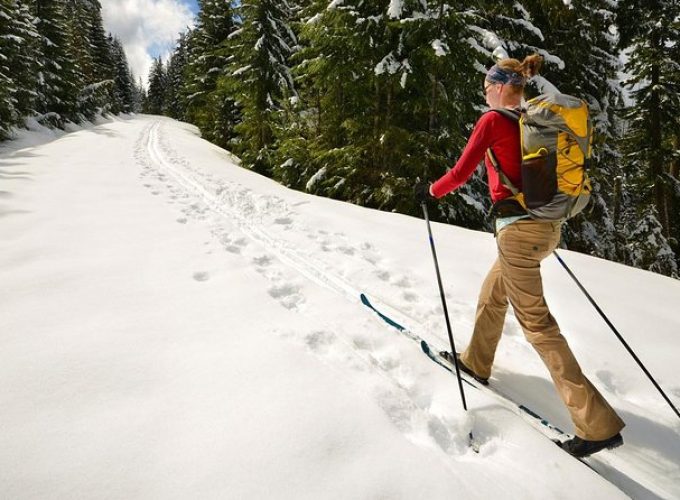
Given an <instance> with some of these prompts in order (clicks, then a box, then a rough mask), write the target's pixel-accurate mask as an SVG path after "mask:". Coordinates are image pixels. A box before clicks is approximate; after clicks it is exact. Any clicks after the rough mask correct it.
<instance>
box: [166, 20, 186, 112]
mask: <svg viewBox="0 0 680 500" xmlns="http://www.w3.org/2000/svg"><path fill="white" fill-rule="evenodd" d="M190 36H191V32H189V33H182V34H180V36H179V39H178V40H177V46H176V47H175V50H174V51H173V53H172V55H171V56H170V59H169V61H168V65H167V79H168V81H167V89H166V95H165V107H166V113H167V115H168V116H170V117H172V118H175V119H177V120H183V119H184V114H185V110H186V103H185V100H184V97H185V96H184V94H183V87H184V79H185V77H184V74H185V71H186V68H187V65H188V64H189V50H188V38H189V37H190Z"/></svg>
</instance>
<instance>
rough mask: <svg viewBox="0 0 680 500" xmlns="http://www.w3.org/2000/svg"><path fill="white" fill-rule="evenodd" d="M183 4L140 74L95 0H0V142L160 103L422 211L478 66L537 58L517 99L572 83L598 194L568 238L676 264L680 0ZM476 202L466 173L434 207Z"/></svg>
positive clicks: (221, 134)
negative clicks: (184, 11) (420, 184)
mask: <svg viewBox="0 0 680 500" xmlns="http://www.w3.org/2000/svg"><path fill="white" fill-rule="evenodd" d="M198 3H199V8H200V10H199V12H198V14H197V18H196V23H195V25H194V27H193V28H191V29H188V30H187V31H186V32H184V33H181V34H179V35H178V40H177V44H176V47H175V48H174V51H173V52H172V53H171V54H170V56H169V57H167V58H165V59H162V58H160V57H158V58H157V59H156V60H155V62H154V65H153V67H152V70H151V74H150V76H149V79H148V82H146V85H144V86H143V85H142V84H141V82H136V81H135V78H134V77H133V75H131V73H130V70H129V67H128V65H127V62H126V59H125V53H124V50H123V48H122V45H121V43H120V41H119V40H117V39H116V38H115V37H113V36H111V35H108V34H106V33H105V31H104V29H103V27H102V21H101V6H100V4H99V2H98V1H97V0H1V3H0V96H1V99H0V138H8V137H11V134H12V130H13V129H15V128H17V127H22V126H23V125H24V124H25V123H26V120H28V119H35V120H37V121H38V122H40V123H42V124H47V125H49V126H53V127H64V125H65V124H66V123H68V122H76V123H77V122H82V121H84V120H92V119H94V117H95V116H97V115H98V114H104V113H129V112H146V113H151V114H161V115H166V116H169V117H172V118H175V119H178V120H182V121H186V122H188V123H191V124H194V125H196V126H197V127H198V128H199V130H200V132H201V134H202V136H203V137H204V138H205V139H207V140H209V141H211V142H213V143H214V144H217V145H219V146H221V147H223V148H226V149H228V150H230V151H232V152H234V153H235V154H236V155H237V156H239V157H240V158H241V160H242V166H244V167H245V168H249V169H252V170H254V171H256V172H259V173H261V174H263V175H266V176H269V177H271V178H273V179H275V180H276V181H277V182H279V183H281V184H283V185H285V186H288V187H291V188H293V189H297V190H301V191H305V192H309V193H312V194H316V195H320V196H326V197H331V198H335V199H338V200H344V201H348V202H351V203H355V204H358V205H363V206H367V207H372V208H376V209H379V210H385V211H393V212H399V213H404V214H410V215H415V216H418V215H420V213H421V212H420V207H419V206H418V205H417V203H416V202H415V199H414V197H413V186H414V185H415V184H416V182H417V181H418V180H419V179H424V180H429V181H433V180H435V179H437V178H438V177H439V176H441V175H442V174H444V173H445V172H446V170H447V169H449V168H451V167H452V166H453V165H454V164H455V161H456V158H457V157H458V155H460V153H461V151H462V148H463V147H464V145H465V142H466V140H467V138H468V137H469V135H470V132H471V130H472V127H473V126H474V123H475V122H476V120H477V119H478V118H479V116H480V114H481V113H482V112H483V111H484V110H485V107H484V106H485V104H484V95H483V85H482V84H483V79H484V73H485V71H486V69H487V68H488V67H490V66H491V65H492V64H493V63H494V59H495V57H497V56H498V55H499V54H507V55H509V56H510V57H515V58H518V59H522V58H523V57H524V56H526V55H529V54H533V53H538V54H540V55H542V56H543V58H544V66H543V69H542V71H541V74H540V75H539V76H537V77H535V78H533V79H532V80H531V82H530V84H529V85H528V86H527V91H528V97H531V96H535V95H538V94H541V93H545V92H556V91H557V92H562V93H566V94H570V95H574V96H577V97H579V98H581V99H583V100H585V101H586V102H587V103H588V105H589V108H590V112H591V117H592V120H593V124H594V129H595V135H594V142H593V146H594V153H593V160H592V162H591V164H590V166H589V169H590V172H589V175H590V177H591V179H592V182H593V188H594V192H593V197H592V199H591V202H590V205H589V207H588V208H587V209H586V210H585V211H584V212H583V213H582V214H579V215H578V216H576V217H574V218H573V219H570V220H569V221H568V222H567V224H565V228H564V232H563V243H564V245H565V246H566V247H567V248H569V249H572V250H577V251H581V252H585V253H588V254H591V255H596V256H599V257H602V258H605V259H609V260H613V261H617V262H621V263H624V264H627V265H630V266H634V267H638V268H641V269H647V270H650V271H653V272H657V273H661V274H664V275H667V276H672V277H675V278H677V277H679V275H680V271H679V269H680V267H679V266H680V123H679V122H680V118H679V117H680V97H679V96H680V92H679V90H680V66H679V63H678V61H679V60H680V57H679V56H680V44H678V38H679V32H680V2H677V1H676V0H646V1H644V2H643V1H641V0H619V1H615V0H571V1H569V0H521V1H516V2H496V1H487V0H479V1H451V0H382V1H378V0H372V1H366V0H332V1H329V0H241V1H238V2H232V1H229V0H199V2H198ZM489 209H490V199H489V196H488V187H487V185H486V179H485V174H484V171H483V169H481V168H480V169H478V170H477V172H476V173H475V174H474V176H473V178H472V179H471V181H470V182H468V183H467V184H466V185H465V186H464V187H463V188H461V189H459V190H458V191H456V192H455V193H453V194H451V195H449V196H446V197H445V198H443V199H442V200H439V201H438V202H437V203H433V204H432V207H431V209H430V214H431V216H432V218H433V219H434V220H438V221H441V222H447V223H451V224H456V225H460V226H464V227H467V228H471V229H478V230H485V231H491V227H492V221H491V220H490V218H489V216H488V211H489ZM404 236H405V237H409V236H408V235H404Z"/></svg>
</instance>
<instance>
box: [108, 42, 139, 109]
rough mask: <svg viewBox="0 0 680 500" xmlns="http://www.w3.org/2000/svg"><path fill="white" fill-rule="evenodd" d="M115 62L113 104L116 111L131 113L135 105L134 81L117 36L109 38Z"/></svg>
mask: <svg viewBox="0 0 680 500" xmlns="http://www.w3.org/2000/svg"><path fill="white" fill-rule="evenodd" d="M109 44H110V46H111V57H112V59H113V64H114V75H113V106H112V111H113V112H114V113H130V112H131V111H132V107H133V100H134V97H133V93H134V83H133V80H132V74H131V73H130V66H129V65H128V61H127V57H126V56H125V50H123V45H122V43H121V42H120V40H118V39H117V38H115V37H110V38H109Z"/></svg>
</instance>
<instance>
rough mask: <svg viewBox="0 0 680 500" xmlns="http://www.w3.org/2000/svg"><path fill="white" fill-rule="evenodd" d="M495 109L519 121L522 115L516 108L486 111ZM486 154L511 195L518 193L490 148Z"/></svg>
mask: <svg viewBox="0 0 680 500" xmlns="http://www.w3.org/2000/svg"><path fill="white" fill-rule="evenodd" d="M491 111H495V112H497V113H500V114H501V115H503V116H507V117H508V118H510V119H512V120H515V121H517V122H519V119H520V117H521V116H522V111H521V110H518V109H508V108H492V109H490V110H489V111H487V113H488V112H491ZM486 154H487V156H488V157H489V161H490V162H491V165H493V169H494V170H495V171H496V172H497V173H498V177H499V178H500V179H501V182H502V183H503V185H504V186H505V187H507V188H508V189H509V190H510V192H512V194H513V195H516V194H518V193H519V192H520V191H519V189H517V187H516V186H515V185H514V184H513V183H512V181H511V180H510V179H508V176H507V175H505V173H503V170H502V169H501V165H500V163H498V160H497V159H496V155H495V154H494V152H493V150H492V149H491V148H488V149H487V150H486Z"/></svg>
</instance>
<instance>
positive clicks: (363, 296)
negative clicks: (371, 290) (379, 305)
mask: <svg viewBox="0 0 680 500" xmlns="http://www.w3.org/2000/svg"><path fill="white" fill-rule="evenodd" d="M359 298H360V299H361V302H363V303H364V304H365V305H367V306H368V305H370V304H371V303H370V302H369V301H368V297H366V295H364V294H363V293H362V294H361V295H359Z"/></svg>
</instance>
